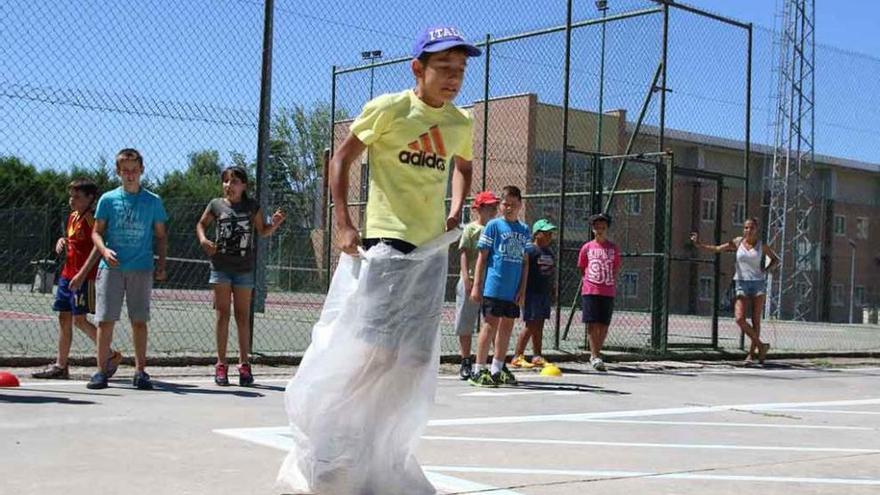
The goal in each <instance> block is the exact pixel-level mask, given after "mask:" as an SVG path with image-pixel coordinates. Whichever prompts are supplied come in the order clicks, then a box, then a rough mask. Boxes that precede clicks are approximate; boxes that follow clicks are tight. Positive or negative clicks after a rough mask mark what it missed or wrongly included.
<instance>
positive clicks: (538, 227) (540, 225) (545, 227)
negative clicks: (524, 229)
mask: <svg viewBox="0 0 880 495" xmlns="http://www.w3.org/2000/svg"><path fill="white" fill-rule="evenodd" d="M551 230H556V226H555V225H553V224H552V223H550V220H547V219H545V218H542V219H540V220H538V221H537V222H535V223H534V225H532V235H534V234H537V233H538V232H549V231H551Z"/></svg>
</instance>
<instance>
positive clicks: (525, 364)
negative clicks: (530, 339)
mask: <svg viewBox="0 0 880 495" xmlns="http://www.w3.org/2000/svg"><path fill="white" fill-rule="evenodd" d="M510 365H511V366H513V367H514V368H525V369H531V368H534V367H535V365H534V364H532V363H530V362H529V361H528V360H527V359H526V357H525V356H523V355H522V354H520V355H519V356H516V357H514V358H513V360H512V361H510Z"/></svg>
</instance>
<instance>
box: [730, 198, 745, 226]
mask: <svg viewBox="0 0 880 495" xmlns="http://www.w3.org/2000/svg"><path fill="white" fill-rule="evenodd" d="M744 223H746V204H745V203H742V202H737V203H734V204H733V224H734V225H742V224H744Z"/></svg>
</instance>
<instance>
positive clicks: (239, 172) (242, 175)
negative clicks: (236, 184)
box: [220, 165, 248, 201]
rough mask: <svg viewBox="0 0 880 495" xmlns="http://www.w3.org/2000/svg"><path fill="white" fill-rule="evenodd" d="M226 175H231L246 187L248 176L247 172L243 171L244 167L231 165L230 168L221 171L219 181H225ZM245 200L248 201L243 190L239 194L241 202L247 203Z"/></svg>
mask: <svg viewBox="0 0 880 495" xmlns="http://www.w3.org/2000/svg"><path fill="white" fill-rule="evenodd" d="M226 174H231V175H232V176H233V177H235V178H237V179H238V180H240V181H242V182H243V183H244V185H245V186H247V184H248V174H247V170H245V168H244V167H240V166H238V165H232V166H230V167H226V168H224V169H223V171H222V172H220V180H221V181H223V180H226ZM247 199H248V195H247V188H245V190H244V191H242V192H241V200H242V201H247Z"/></svg>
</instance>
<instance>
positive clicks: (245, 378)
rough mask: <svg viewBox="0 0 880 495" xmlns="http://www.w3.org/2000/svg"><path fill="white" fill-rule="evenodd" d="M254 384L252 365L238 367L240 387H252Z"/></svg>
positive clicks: (245, 364)
mask: <svg viewBox="0 0 880 495" xmlns="http://www.w3.org/2000/svg"><path fill="white" fill-rule="evenodd" d="M253 384H254V374H253V373H251V365H250V364H248V363H244V364H240V365H239V366H238V385H239V386H242V387H250V386H251V385H253Z"/></svg>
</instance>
